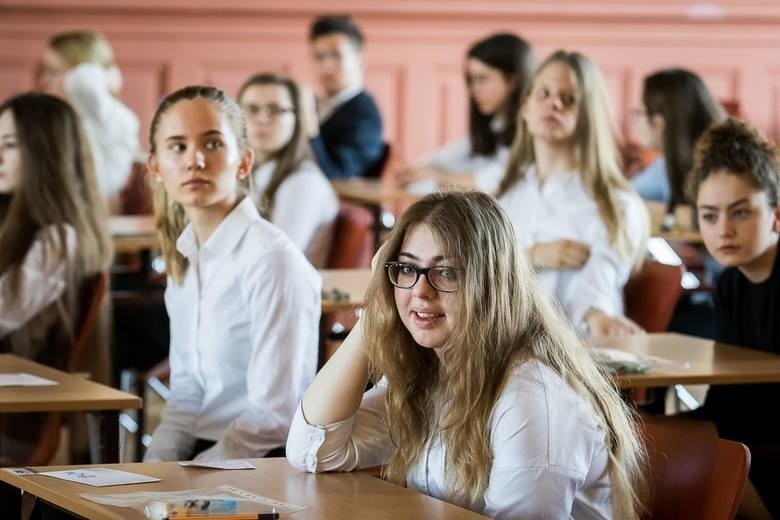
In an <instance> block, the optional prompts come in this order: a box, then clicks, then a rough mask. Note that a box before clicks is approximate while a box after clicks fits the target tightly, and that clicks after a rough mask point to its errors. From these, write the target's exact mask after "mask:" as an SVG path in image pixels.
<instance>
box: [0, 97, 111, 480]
mask: <svg viewBox="0 0 780 520" xmlns="http://www.w3.org/2000/svg"><path fill="white" fill-rule="evenodd" d="M104 222H105V208H104V207H103V205H102V203H101V201H100V196H99V194H98V192H97V187H96V184H95V177H94V174H93V172H92V165H91V162H90V159H89V149H88V147H87V145H86V142H85V141H84V140H83V139H82V137H81V134H80V130H79V120H78V116H77V115H76V113H75V112H74V111H73V109H72V108H71V107H70V105H68V104H67V103H66V102H65V101H62V100H61V99H59V98H56V97H52V96H49V95H45V94H32V93H31V94H23V95H20V96H16V97H13V98H11V99H8V100H7V101H5V102H4V103H2V104H0V352H10V353H13V354H16V355H19V356H23V357H26V358H28V359H32V360H35V361H38V362H40V363H44V364H47V365H50V366H53V367H55V368H59V369H62V370H64V369H65V368H66V366H67V363H68V361H69V357H70V354H71V349H72V347H73V343H74V339H75V336H76V334H77V331H76V327H77V324H78V321H79V319H80V318H81V316H80V311H81V308H82V307H81V306H82V302H81V299H80V296H81V294H80V293H81V290H82V286H83V283H84V282H85V281H86V280H87V278H89V277H91V276H92V275H94V274H95V273H97V272H99V271H105V270H106V269H107V268H108V266H109V264H110V262H111V245H110V242H109V240H108V236H107V233H106V230H105V227H104V226H105V224H104ZM94 347H99V345H98V344H95V345H94ZM103 347H105V345H103ZM85 357H86V358H88V359H85V360H84V363H88V364H89V366H88V367H87V368H88V369H89V370H90V371H91V372H92V373H93V375H94V376H95V377H99V376H100V375H106V374H107V370H108V365H107V352H106V350H105V349H104V350H103V351H98V350H97V349H93V348H92V347H89V348H88V351H87V352H85ZM101 362H102V363H103V364H102V366H100V363H101ZM98 372H100V374H98ZM40 420H41V416H39V415H35V414H22V415H19V416H4V417H3V421H2V432H0V436H1V438H0V465H7V464H11V463H15V464H25V460H26V459H25V457H27V456H29V455H30V454H31V450H32V448H33V447H34V446H35V443H36V442H37V436H36V434H35V432H37V431H39V430H40V426H41V425H40Z"/></svg>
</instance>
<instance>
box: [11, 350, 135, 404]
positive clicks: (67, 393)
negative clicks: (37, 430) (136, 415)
mask: <svg viewBox="0 0 780 520" xmlns="http://www.w3.org/2000/svg"><path fill="white" fill-rule="evenodd" d="M16 372H26V373H28V374H33V375H36V376H39V377H44V378H46V379H51V380H53V381H57V382H58V383H59V384H57V385H51V386H12V387H0V413H10V412H20V413H21V412H59V411H81V412H90V411H98V410H125V409H137V408H141V399H140V398H139V397H138V396H135V395H133V394H128V393H126V392H120V391H119V390H116V389H114V388H110V387H107V386H104V385H101V384H98V383H95V382H93V381H88V380H86V379H83V378H81V377H77V376H74V375H71V374H68V373H66V372H62V371H60V370H56V369H54V368H51V367H47V366H44V365H41V364H39V363H35V362H33V361H30V360H28V359H24V358H21V357H19V356H15V355H13V354H0V373H16Z"/></svg>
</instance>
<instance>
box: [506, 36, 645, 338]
mask: <svg viewBox="0 0 780 520" xmlns="http://www.w3.org/2000/svg"><path fill="white" fill-rule="evenodd" d="M616 143H617V131H616V129H615V127H614V123H613V118H612V111H611V109H610V104H609V99H608V97H607V92H606V89H605V87H604V82H603V80H602V77H601V74H600V73H599V71H598V69H597V68H596V66H595V65H594V64H593V63H592V62H591V61H590V60H589V59H587V58H586V57H585V56H583V55H582V54H579V53H576V52H566V51H557V52H555V53H554V54H552V55H551V56H550V57H549V58H547V59H546V60H545V61H544V63H542V64H541V65H540V66H539V68H538V69H537V70H536V72H535V73H534V75H533V77H532V78H531V81H530V82H529V84H528V88H527V89H526V91H525V92H524V94H523V101H522V105H521V108H520V111H519V112H518V119H517V135H516V136H515V141H514V144H513V145H512V151H511V154H510V158H509V162H508V164H507V169H506V173H505V175H504V179H503V180H502V181H501V184H500V186H499V189H498V193H497V197H498V200H499V202H500V204H501V205H502V206H503V207H504V209H505V210H506V211H507V213H508V214H509V218H510V219H511V220H512V223H513V224H514V226H515V232H516V233H517V238H518V241H519V243H520V246H521V247H523V248H524V249H525V250H527V251H528V254H529V256H530V258H531V260H532V262H533V264H534V267H535V269H536V271H537V277H538V280H539V283H540V286H541V288H542V292H544V293H545V294H546V295H547V296H549V297H551V298H553V299H555V300H556V301H558V302H559V303H560V304H561V305H562V306H563V308H564V310H565V311H566V313H567V314H568V316H569V318H570V319H571V320H572V322H573V323H574V324H575V325H576V326H578V327H579V328H580V329H581V330H584V331H589V332H590V333H591V334H594V335H614V334H631V333H636V332H639V331H640V330H641V329H640V328H639V326H638V325H636V324H635V323H633V322H632V321H630V320H629V319H627V318H626V317H624V316H623V285H625V283H626V281H627V280H628V278H629V275H630V274H631V272H632V269H635V268H637V267H639V266H640V265H641V263H642V261H643V259H644V252H645V243H646V239H647V235H648V231H649V218H648V215H647V209H646V208H645V206H644V204H643V203H642V200H641V199H640V198H639V196H638V195H637V194H636V192H634V190H633V189H632V188H631V186H630V185H629V184H628V182H627V181H626V180H625V178H624V177H623V175H622V173H621V171H620V168H619V165H618V155H617V146H616Z"/></svg>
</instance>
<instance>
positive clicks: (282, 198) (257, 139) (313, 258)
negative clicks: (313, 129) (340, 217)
mask: <svg viewBox="0 0 780 520" xmlns="http://www.w3.org/2000/svg"><path fill="white" fill-rule="evenodd" d="M238 101H239V103H240V104H241V106H242V108H243V110H244V117H245V118H246V125H247V138H248V140H249V146H251V147H252V149H253V150H254V151H255V162H254V173H253V174H252V175H253V181H254V192H253V198H254V199H255V202H256V203H257V205H258V207H259V209H260V214H261V215H262V216H263V217H264V218H266V219H268V220H269V221H270V222H271V223H273V224H274V225H275V226H277V227H278V228H279V229H281V230H282V231H284V232H285V233H286V234H287V236H288V237H290V239H291V240H292V241H293V243H295V245H297V246H298V247H299V248H300V249H301V250H302V251H304V253H305V254H306V257H307V258H308V259H309V261H310V262H311V263H312V264H313V265H314V266H315V267H325V266H326V264H327V260H328V254H329V252H330V246H331V242H332V238H333V227H334V223H335V220H336V215H337V214H338V210H339V205H338V199H337V197H336V194H335V193H334V191H333V188H332V187H331V185H330V183H329V182H328V180H327V179H326V178H325V175H324V174H323V173H322V171H320V169H319V167H318V166H317V165H316V164H315V163H314V162H313V161H312V159H311V151H310V149H309V142H308V139H307V136H306V131H305V125H304V123H303V121H302V117H303V114H304V112H303V110H302V108H301V98H300V91H299V88H298V85H297V84H296V83H295V82H294V81H293V80H291V79H290V78H287V77H285V76H281V75H277V74H258V75H256V76H253V77H251V78H249V79H248V80H247V81H246V83H244V85H243V86H242V87H241V89H240V90H239V91H238Z"/></svg>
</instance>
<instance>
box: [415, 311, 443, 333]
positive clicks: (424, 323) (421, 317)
mask: <svg viewBox="0 0 780 520" xmlns="http://www.w3.org/2000/svg"><path fill="white" fill-rule="evenodd" d="M412 318H413V319H414V324H415V325H416V326H417V327H418V328H421V329H432V328H435V327H437V326H438V325H439V324H440V323H441V322H442V321H444V319H445V318H446V315H445V314H442V313H438V312H423V311H414V312H412Z"/></svg>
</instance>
